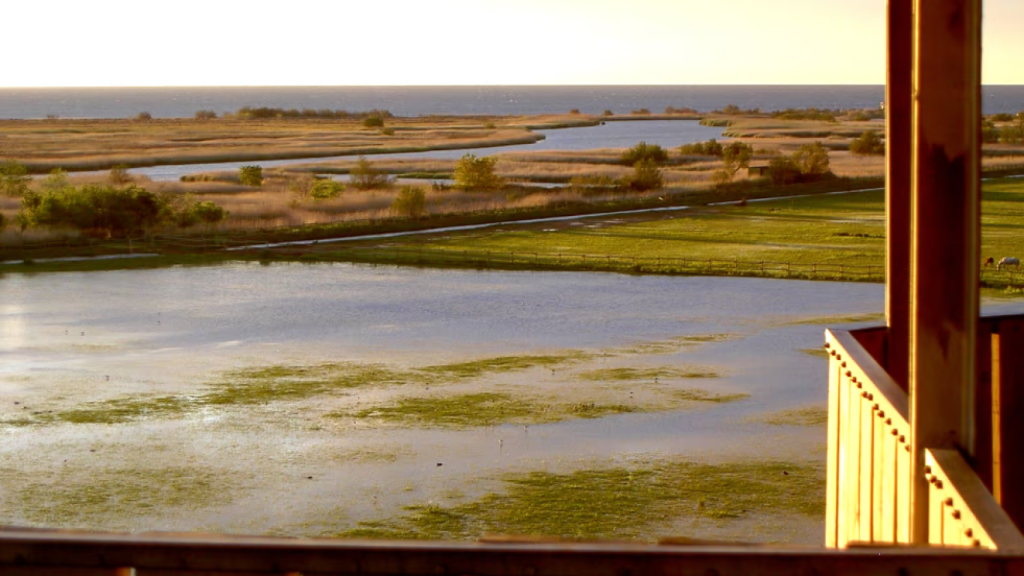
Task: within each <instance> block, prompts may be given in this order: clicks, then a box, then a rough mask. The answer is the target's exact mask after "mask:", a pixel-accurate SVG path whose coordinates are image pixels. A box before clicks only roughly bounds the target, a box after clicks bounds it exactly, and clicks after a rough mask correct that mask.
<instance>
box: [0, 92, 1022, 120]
mask: <svg viewBox="0 0 1024 576" xmlns="http://www.w3.org/2000/svg"><path fill="white" fill-rule="evenodd" d="M982 93H983V107H984V112H985V113H987V114H992V113H999V112H1008V113H1016V112H1019V111H1021V110H1024V85H993V86H984V87H983V88H982ZM884 96H885V86H884V85H881V84H878V85H861V84H851V85H720V86H713V85H701V86H685V85H683V86H665V85H653V86H614V85H603V86H305V87H301V86H300V87H297V86H257V87H238V86H227V87H138V88H0V118H2V119H38V118H46V117H60V118H129V117H134V116H136V115H138V114H139V113H141V112H148V113H149V114H150V115H152V117H154V118H190V117H192V116H194V115H195V113H196V112H197V111H199V110H212V111H214V112H216V113H217V114H223V113H225V112H234V111H236V110H238V109H239V108H242V107H244V106H267V107H273V108H296V109H303V108H312V109H318V110H319V109H330V110H346V111H349V112H358V111H365V110H372V109H381V110H389V111H390V112H391V113H393V114H395V115H398V116H430V115H450V114H458V115H487V116H509V115H532V114H553V113H566V112H569V111H570V110H572V109H578V110H580V111H581V112H583V113H585V114H600V113H602V112H603V111H605V110H610V111H611V112H612V113H614V114H626V113H629V112H630V111H632V110H636V109H640V108H647V109H649V110H650V111H651V112H654V113H657V112H661V111H663V110H664V109H665V108H666V107H668V106H672V107H675V108H693V109H695V110H697V111H699V112H710V111H712V110H715V109H720V108H722V107H724V106H726V105H728V104H734V105H736V106H739V107H741V108H745V109H751V108H760V109H761V110H765V111H772V110H782V109H786V108H810V107H814V108H828V109H837V108H838V109H855V108H859V109H863V108H876V107H878V105H879V103H880V102H881V101H882V100H883V99H884Z"/></svg>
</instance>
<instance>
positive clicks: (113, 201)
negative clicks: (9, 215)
mask: <svg viewBox="0 0 1024 576" xmlns="http://www.w3.org/2000/svg"><path fill="white" fill-rule="evenodd" d="M168 215H169V210H168V205H167V202H166V200H164V199H163V198H161V197H159V196H157V195H156V194H154V193H152V192H149V191H147V190H146V189H144V188H140V187H138V186H134V185H133V186H127V187H125V188H116V187H113V186H98V185H91V184H90V185H86V186H82V187H81V188H75V187H74V186H65V187H62V188H58V189H52V190H47V191H45V192H43V193H41V194H40V193H35V192H33V193H31V194H26V195H25V196H24V197H23V198H22V217H23V218H24V220H25V222H26V223H27V224H30V225H38V226H71V227H75V228H78V229H79V230H84V231H87V232H91V233H93V234H96V233H98V234H100V235H105V236H108V237H109V236H128V235H131V234H133V233H135V232H138V231H143V230H148V229H150V228H152V227H153V226H155V225H157V224H158V223H160V222H161V221H162V220H163V219H165V218H167V216H168Z"/></svg>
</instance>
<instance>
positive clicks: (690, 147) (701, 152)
mask: <svg viewBox="0 0 1024 576" xmlns="http://www.w3.org/2000/svg"><path fill="white" fill-rule="evenodd" d="M679 153H680V154H682V155H683V156H716V157H718V158H721V157H722V154H723V148H722V145H721V144H720V143H719V142H718V140H715V139H714V138H712V139H711V140H708V141H707V142H694V143H693V144H683V145H682V146H680V147H679Z"/></svg>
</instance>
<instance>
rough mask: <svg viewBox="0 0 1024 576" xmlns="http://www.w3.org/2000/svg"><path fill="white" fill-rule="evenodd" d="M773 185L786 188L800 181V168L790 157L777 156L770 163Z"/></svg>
mask: <svg viewBox="0 0 1024 576" xmlns="http://www.w3.org/2000/svg"><path fill="white" fill-rule="evenodd" d="M768 169H769V173H770V175H771V179H772V184H774V185H776V186H785V185H788V184H796V183H797V182H799V181H800V176H801V174H800V166H798V165H797V163H796V162H795V161H794V160H793V159H792V158H791V157H789V156H776V157H775V158H772V159H771V161H769V162H768Z"/></svg>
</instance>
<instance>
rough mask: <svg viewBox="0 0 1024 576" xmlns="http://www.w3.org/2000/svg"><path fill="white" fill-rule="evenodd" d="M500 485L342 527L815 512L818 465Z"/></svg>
mask: <svg viewBox="0 0 1024 576" xmlns="http://www.w3.org/2000/svg"><path fill="white" fill-rule="evenodd" d="M501 479H502V481H503V483H504V486H505V490H504V491H502V492H498V493H491V494H487V495H485V496H483V497H481V498H479V499H477V500H475V501H472V502H466V503H462V504H455V505H451V506H442V505H439V504H434V503H428V504H421V505H415V506H407V507H406V508H405V513H404V514H403V515H400V516H397V517H394V518H387V519H381V520H375V521H367V522H360V523H359V524H358V526H356V527H355V528H352V529H350V530H347V531H344V532H342V533H341V534H340V535H341V536H345V537H361V538H399V539H448V540H469V539H475V538H479V537H481V536H484V535H486V534H517V535H532V536H558V537H564V538H578V539H592V538H604V539H607V538H641V537H645V536H646V537H647V538H650V535H652V534H653V535H655V537H663V536H668V535H670V533H671V531H672V529H673V525H675V524H678V522H679V521H680V520H703V521H710V522H714V523H728V522H733V521H740V520H743V519H750V518H758V517H760V516H767V515H771V514H798V515H802V516H808V517H816V516H820V515H822V514H824V505H825V503H824V492H825V475H824V470H823V469H822V467H820V466H818V465H814V464H806V463H794V462H774V461H765V462H736V463H722V464H701V463H694V462H685V461H657V462H653V463H644V464H638V465H635V466H616V467H606V468H585V469H581V470H576V471H573V472H569V473H553V472H530V473H520V474H508V475H505V476H503V477H502V478H501Z"/></svg>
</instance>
